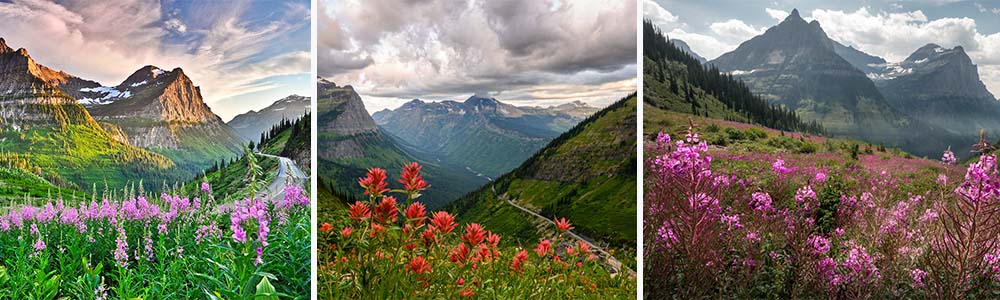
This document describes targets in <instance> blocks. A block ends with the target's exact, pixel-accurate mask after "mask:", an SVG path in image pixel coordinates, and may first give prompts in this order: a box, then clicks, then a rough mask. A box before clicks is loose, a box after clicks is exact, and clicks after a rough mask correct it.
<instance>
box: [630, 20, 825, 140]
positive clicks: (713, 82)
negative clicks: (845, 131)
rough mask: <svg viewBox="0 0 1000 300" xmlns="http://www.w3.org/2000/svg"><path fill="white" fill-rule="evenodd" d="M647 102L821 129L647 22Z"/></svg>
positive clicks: (787, 127) (776, 125) (750, 120)
mask: <svg viewBox="0 0 1000 300" xmlns="http://www.w3.org/2000/svg"><path fill="white" fill-rule="evenodd" d="M642 28H643V29H642V34H643V45H642V50H643V67H642V72H643V79H642V80H643V102H645V103H646V104H649V105H652V106H654V107H657V108H660V109H666V110H673V111H677V112H683V113H689V114H694V115H700V116H705V117H711V118H717V119H724V120H730V121H738V122H746V123H756V124H761V125H763V126H767V127H771V128H775V129H780V130H790V131H801V132H810V133H821V132H822V131H823V130H822V128H821V126H819V124H817V123H815V121H813V122H803V121H802V119H801V118H799V116H797V115H796V114H795V112H793V111H790V110H788V109H786V108H784V107H778V106H775V105H773V104H770V103H768V101H767V100H766V99H763V98H761V97H760V96H758V95H755V94H754V93H753V92H752V91H751V90H750V89H749V88H748V87H747V86H746V84H744V83H743V81H741V80H740V79H737V78H733V76H731V75H729V74H725V73H721V72H719V70H718V69H717V68H714V67H707V66H706V65H704V64H702V63H701V62H699V61H698V60H697V59H696V58H695V57H693V56H691V54H690V53H688V52H685V51H684V50H683V49H680V48H678V47H677V45H676V44H675V43H674V41H673V40H668V39H667V37H666V36H665V35H664V34H663V32H662V31H660V29H658V28H656V26H655V25H653V23H652V22H650V21H649V20H646V21H644V22H643V27H642Z"/></svg>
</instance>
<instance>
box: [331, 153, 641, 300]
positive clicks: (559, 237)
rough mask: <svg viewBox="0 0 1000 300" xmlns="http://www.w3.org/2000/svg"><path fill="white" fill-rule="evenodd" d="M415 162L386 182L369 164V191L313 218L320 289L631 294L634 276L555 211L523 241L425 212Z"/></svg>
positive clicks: (466, 295) (364, 181) (365, 295)
mask: <svg viewBox="0 0 1000 300" xmlns="http://www.w3.org/2000/svg"><path fill="white" fill-rule="evenodd" d="M420 170H421V167H420V166H419V165H417V164H416V163H412V164H409V165H407V166H405V167H404V170H403V172H402V174H401V179H399V180H398V182H399V183H400V184H402V188H401V189H389V187H388V182H387V175H386V172H385V170H383V169H379V168H373V169H370V170H369V172H368V174H367V176H366V177H364V178H361V179H360V180H359V184H360V185H361V187H362V188H364V190H365V194H367V195H368V196H369V199H368V201H364V202H362V201H357V202H355V203H354V204H351V205H350V208H349V209H348V211H346V212H344V214H342V216H340V217H338V218H337V219H336V220H334V221H333V222H329V223H323V224H322V225H321V226H320V227H319V242H318V245H319V246H318V247H319V249H318V255H319V264H320V269H319V271H318V276H319V279H318V286H319V293H320V294H319V298H320V299H425V298H428V299H431V298H432V299H472V298H484V299H532V298H542V299H569V298H576V299H634V298H635V288H636V286H635V279H634V278H629V277H628V276H627V275H624V274H611V273H609V272H608V271H607V270H606V268H605V266H604V265H602V262H601V260H600V259H599V258H598V257H597V256H596V255H595V252H594V251H593V250H592V249H591V247H590V245H589V244H587V243H586V242H583V241H577V240H574V239H572V238H570V237H569V236H568V235H567V234H566V233H567V232H568V231H569V230H572V228H573V226H572V224H571V223H570V221H569V220H566V219H564V218H559V219H557V220H554V221H555V222H554V223H555V228H549V230H555V231H556V232H557V234H556V238H554V239H543V240H540V241H537V242H533V243H531V244H532V245H533V246H531V247H522V246H520V243H519V242H514V241H503V237H502V236H501V235H500V234H498V233H494V232H492V231H490V230H489V229H487V228H484V227H483V226H481V225H480V224H478V223H474V222H472V223H467V224H459V223H458V222H456V218H455V215H453V214H451V213H449V212H447V211H436V212H432V213H428V211H427V209H426V207H425V206H424V204H422V203H421V202H420V201H418V199H419V197H420V195H421V193H424V192H425V191H426V190H427V189H428V188H430V185H428V183H427V182H426V181H424V180H423V178H422V176H421V175H420ZM393 195H398V196H400V199H403V200H397V198H396V196H393Z"/></svg>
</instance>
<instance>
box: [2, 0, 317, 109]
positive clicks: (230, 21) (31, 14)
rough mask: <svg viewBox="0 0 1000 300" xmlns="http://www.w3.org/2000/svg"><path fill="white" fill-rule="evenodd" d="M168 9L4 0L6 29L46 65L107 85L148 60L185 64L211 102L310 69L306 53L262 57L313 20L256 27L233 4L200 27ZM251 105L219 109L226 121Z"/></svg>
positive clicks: (132, 1)
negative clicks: (183, 39) (172, 39)
mask: <svg viewBox="0 0 1000 300" xmlns="http://www.w3.org/2000/svg"><path fill="white" fill-rule="evenodd" d="M232 4H233V6H239V5H236V4H238V3H235V2H233V3H232ZM162 12H163V9H162V7H160V2H158V1H145V0H121V1H81V2H69V3H66V4H58V3H54V2H49V1H46V0H15V1H12V2H10V3H7V2H0V28H3V32H0V34H3V35H4V38H6V40H7V43H8V44H9V45H11V46H12V47H23V48H26V49H28V50H29V53H31V55H32V56H33V57H34V58H35V59H36V60H37V61H38V62H39V63H41V64H44V65H47V66H49V67H52V68H55V69H61V70H65V71H66V72H68V73H71V74H74V75H76V76H80V77H83V78H86V79H91V80H97V81H99V82H101V83H102V84H104V85H116V84H118V83H119V82H121V81H122V80H124V79H125V78H126V77H127V76H129V75H130V74H132V72H134V71H135V70H137V69H139V68H140V67H142V66H144V65H150V64H151V65H156V66H159V67H161V68H165V69H172V68H174V67H181V68H183V69H184V71H185V73H186V74H187V75H188V76H189V77H191V79H192V80H193V81H194V83H195V84H197V85H199V86H201V89H202V94H203V96H204V97H205V100H206V102H208V103H209V105H212V103H214V102H215V101H218V100H220V99H223V98H228V97H233V96H236V95H240V94H245V93H248V92H254V91H259V90H261V89H262V88H263V87H262V86H261V85H260V84H259V82H260V81H262V80H264V79H266V78H269V77H273V76H280V75H289V74H301V73H308V72H309V68H310V58H309V55H308V53H306V52H292V53H285V54H281V55H277V56H276V57H266V56H261V55H262V54H263V53H264V51H265V49H264V47H263V46H266V43H267V42H268V41H269V40H274V39H277V38H279V37H282V36H284V35H286V34H288V33H289V32H292V31H293V30H295V29H297V28H300V26H308V25H309V22H308V21H305V22H302V21H301V20H297V21H298V22H292V21H289V22H283V21H282V20H279V21H275V22H272V23H270V24H268V25H266V26H254V27H252V28H251V26H249V25H248V24H247V23H245V22H243V21H241V20H240V12H241V9H239V8H232V9H229V10H227V11H226V12H225V13H226V14H225V15H222V16H217V17H218V18H215V20H216V21H215V22H213V23H210V24H207V25H206V26H203V27H199V28H198V29H194V28H192V26H190V25H191V24H185V23H184V22H182V21H181V20H179V19H177V18H176V17H175V16H170V17H166V18H165V16H164V14H163V13H162ZM298 18H301V17H300V16H299V17H298ZM189 21H190V20H189ZM198 21H200V22H202V23H206V22H209V21H208V20H207V19H202V20H198ZM170 32H173V33H174V34H193V35H197V37H198V39H197V41H198V42H197V43H196V45H197V46H196V47H192V46H191V44H193V43H186V44H169V43H166V42H164V37H165V36H167V35H168V34H169V33H170ZM188 37H190V36H188ZM244 109H245V107H213V110H214V111H215V112H216V113H217V114H219V115H220V116H222V117H223V118H224V119H225V118H226V117H227V116H230V115H235V114H236V113H241V112H242V111H239V110H244Z"/></svg>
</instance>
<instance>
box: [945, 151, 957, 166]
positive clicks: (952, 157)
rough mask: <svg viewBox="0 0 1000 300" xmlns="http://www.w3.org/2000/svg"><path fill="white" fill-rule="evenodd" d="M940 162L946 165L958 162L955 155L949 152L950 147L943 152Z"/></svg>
mask: <svg viewBox="0 0 1000 300" xmlns="http://www.w3.org/2000/svg"><path fill="white" fill-rule="evenodd" d="M941 162H942V163H944V164H948V165H954V164H955V163H957V162H958V159H956V158H955V153H952V152H951V147H948V149H947V150H944V154H941Z"/></svg>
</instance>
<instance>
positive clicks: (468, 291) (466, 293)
mask: <svg viewBox="0 0 1000 300" xmlns="http://www.w3.org/2000/svg"><path fill="white" fill-rule="evenodd" d="M458 295H459V296H462V297H466V298H471V297H472V296H475V295H476V292H474V291H472V290H471V289H463V290H462V291H461V292H458Z"/></svg>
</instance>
